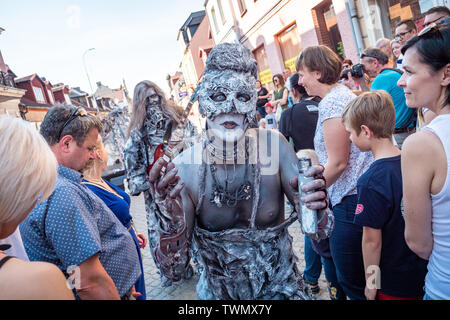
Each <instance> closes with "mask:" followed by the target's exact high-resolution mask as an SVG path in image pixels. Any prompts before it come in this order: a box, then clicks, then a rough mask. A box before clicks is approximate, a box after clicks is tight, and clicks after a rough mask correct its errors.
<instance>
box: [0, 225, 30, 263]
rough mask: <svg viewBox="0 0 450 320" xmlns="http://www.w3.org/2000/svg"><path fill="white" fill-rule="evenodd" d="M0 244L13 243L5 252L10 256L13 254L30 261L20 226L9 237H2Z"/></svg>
mask: <svg viewBox="0 0 450 320" xmlns="http://www.w3.org/2000/svg"><path fill="white" fill-rule="evenodd" d="M0 244H10V245H11V248H10V249H8V250H5V251H4V253H5V254H7V255H8V256H13V257H16V258H19V259H21V260H24V261H29V259H28V255H27V252H26V251H25V248H24V246H23V242H22V237H21V236H20V230H19V228H17V229H16V231H14V233H13V234H11V235H10V236H9V237H8V238H6V239H0Z"/></svg>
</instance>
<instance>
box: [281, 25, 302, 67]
mask: <svg viewBox="0 0 450 320" xmlns="http://www.w3.org/2000/svg"><path fill="white" fill-rule="evenodd" d="M277 38H278V43H279V45H280V50H281V55H282V56H283V64H284V67H285V68H288V69H291V71H293V72H295V62H296V60H297V57H298V54H299V53H300V51H301V50H302V47H301V45H300V38H299V36H298V33H297V24H295V23H294V24H293V25H291V26H289V27H288V28H287V29H285V30H284V31H282V32H280V33H279V34H278V35H277Z"/></svg>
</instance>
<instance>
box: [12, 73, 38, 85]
mask: <svg viewBox="0 0 450 320" xmlns="http://www.w3.org/2000/svg"><path fill="white" fill-rule="evenodd" d="M35 76H37V74H36V73H33V74H31V75H29V76H26V77H22V78H17V79H14V81H15V82H16V83H19V82H25V81H30V80H31V79H33V78H34V77H35Z"/></svg>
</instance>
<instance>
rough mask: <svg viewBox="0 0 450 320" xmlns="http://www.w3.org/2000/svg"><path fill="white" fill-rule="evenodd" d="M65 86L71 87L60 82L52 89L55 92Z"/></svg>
mask: <svg viewBox="0 0 450 320" xmlns="http://www.w3.org/2000/svg"><path fill="white" fill-rule="evenodd" d="M65 88H67V89H69V87H68V86H66V85H65V84H58V85H56V86H54V87H53V88H52V91H53V92H55V91H60V90H64V89H65Z"/></svg>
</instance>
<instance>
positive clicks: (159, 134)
mask: <svg viewBox="0 0 450 320" xmlns="http://www.w3.org/2000/svg"><path fill="white" fill-rule="evenodd" d="M182 114H183V109H182V108H181V107H179V106H177V105H175V104H174V103H173V102H172V101H170V100H167V99H166V98H165V95H164V93H163V91H162V90H161V89H160V88H159V87H158V86H157V85H156V84H155V83H153V82H151V81H148V80H144V81H141V82H140V83H138V84H137V85H136V88H135V89H134V96H133V110H132V115H131V119H130V125H129V127H128V133H127V135H128V139H127V142H126V144H125V147H124V150H123V153H124V154H123V156H124V163H125V168H126V171H127V180H128V189H129V190H130V193H131V195H133V196H136V195H139V194H140V193H141V192H143V193H144V198H145V210H146V217H147V227H148V240H149V246H150V251H151V252H152V256H153V254H154V249H155V248H156V244H157V243H158V242H159V232H158V223H159V221H158V219H157V216H156V214H155V209H154V207H155V206H154V201H153V197H152V195H151V194H150V192H149V188H150V183H149V181H148V180H147V176H148V169H147V168H148V167H149V166H151V165H152V164H153V162H154V158H155V152H157V151H156V150H157V148H158V146H160V145H161V144H162V143H163V141H164V139H165V138H167V139H168V140H170V141H174V143H179V142H180V141H181V140H184V142H186V141H187V140H188V139H186V137H193V136H195V129H194V127H193V126H192V125H191V124H190V123H189V122H188V123H187V125H186V127H185V132H184V137H173V136H172V132H173V131H175V129H176V127H177V124H178V122H179V121H180V119H181V116H182ZM153 259H154V256H153ZM154 260H155V259H154ZM155 264H156V266H157V267H158V268H159V264H158V262H157V261H156V260H155ZM191 276H192V268H189V269H188V270H187V271H186V274H185V277H186V278H189V277H191ZM161 285H162V286H170V285H171V281H170V279H167V278H165V277H164V276H163V275H162V274H161Z"/></svg>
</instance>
